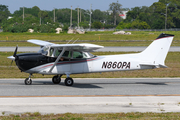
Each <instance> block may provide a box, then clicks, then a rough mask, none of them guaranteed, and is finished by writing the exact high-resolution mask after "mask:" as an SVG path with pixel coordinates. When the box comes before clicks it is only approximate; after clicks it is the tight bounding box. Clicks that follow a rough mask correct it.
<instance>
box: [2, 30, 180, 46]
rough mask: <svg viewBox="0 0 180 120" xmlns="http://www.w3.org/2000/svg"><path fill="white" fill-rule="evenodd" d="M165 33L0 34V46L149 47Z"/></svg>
mask: <svg viewBox="0 0 180 120" xmlns="http://www.w3.org/2000/svg"><path fill="white" fill-rule="evenodd" d="M163 32H164V31H158V32H156V31H152V32H147V31H132V35H113V31H104V32H87V34H84V35H80V34H67V33H61V34H55V33H0V46H16V45H17V44H18V46H36V45H34V44H31V43H27V42H26V40H29V39H39V40H46V41H50V42H54V43H58V44H65V43H67V42H68V41H69V40H71V39H73V40H72V42H73V41H74V40H76V39H78V41H77V42H76V43H92V44H98V45H102V46H148V45H149V44H150V43H151V42H152V41H153V40H154V39H156V38H157V37H158V36H159V35H160V34H161V33H163ZM166 33H168V34H174V35H175V38H174V41H173V43H172V46H180V34H179V31H166Z"/></svg>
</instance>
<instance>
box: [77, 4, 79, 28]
mask: <svg viewBox="0 0 180 120" xmlns="http://www.w3.org/2000/svg"><path fill="white" fill-rule="evenodd" d="M77 11H78V29H79V7H78V9H77Z"/></svg>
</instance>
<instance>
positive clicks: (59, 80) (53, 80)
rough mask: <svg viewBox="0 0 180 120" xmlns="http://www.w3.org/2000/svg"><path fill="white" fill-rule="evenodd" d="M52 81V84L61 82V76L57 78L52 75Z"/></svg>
mask: <svg viewBox="0 0 180 120" xmlns="http://www.w3.org/2000/svg"><path fill="white" fill-rule="evenodd" d="M52 82H53V83H54V84H59V83H60V82H61V78H59V79H58V76H54V77H53V78H52Z"/></svg>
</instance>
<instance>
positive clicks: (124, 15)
mask: <svg viewBox="0 0 180 120" xmlns="http://www.w3.org/2000/svg"><path fill="white" fill-rule="evenodd" d="M127 12H128V11H122V13H121V14H119V16H120V17H121V18H123V19H126V15H127Z"/></svg>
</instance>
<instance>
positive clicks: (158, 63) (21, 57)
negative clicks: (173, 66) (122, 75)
mask: <svg viewBox="0 0 180 120" xmlns="http://www.w3.org/2000/svg"><path fill="white" fill-rule="evenodd" d="M173 38H174V35H170V34H163V33H162V34H161V35H160V36H159V37H158V38H157V39H156V40H154V41H153V42H152V43H151V44H150V45H149V46H148V47H147V48H146V49H145V50H144V51H142V52H140V53H134V54H120V55H106V56H94V55H92V54H91V53H89V52H92V51H93V50H96V49H100V48H103V46H99V45H94V44H54V43H50V42H46V41H41V40H28V42H30V43H34V44H37V45H40V46H41V49H40V50H39V52H38V53H23V54H16V53H17V49H18V47H16V49H15V51H14V55H13V56H10V57H8V58H9V59H11V60H14V61H15V62H16V65H17V66H18V68H19V69H20V70H21V71H23V72H26V73H29V74H30V75H29V78H26V79H25V84H26V85H31V83H32V80H31V75H32V74H35V73H38V74H43V75H55V76H54V77H53V78H52V82H53V83H54V84H59V83H60V82H61V76H62V75H66V76H67V78H66V79H65V82H64V83H65V85H67V86H72V85H73V83H74V82H73V79H72V78H70V74H80V73H95V72H110V71H111V72H112V71H123V70H140V69H154V68H166V66H165V64H164V61H165V58H166V56H167V53H168V51H169V48H170V45H171V43H172V40H173Z"/></svg>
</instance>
